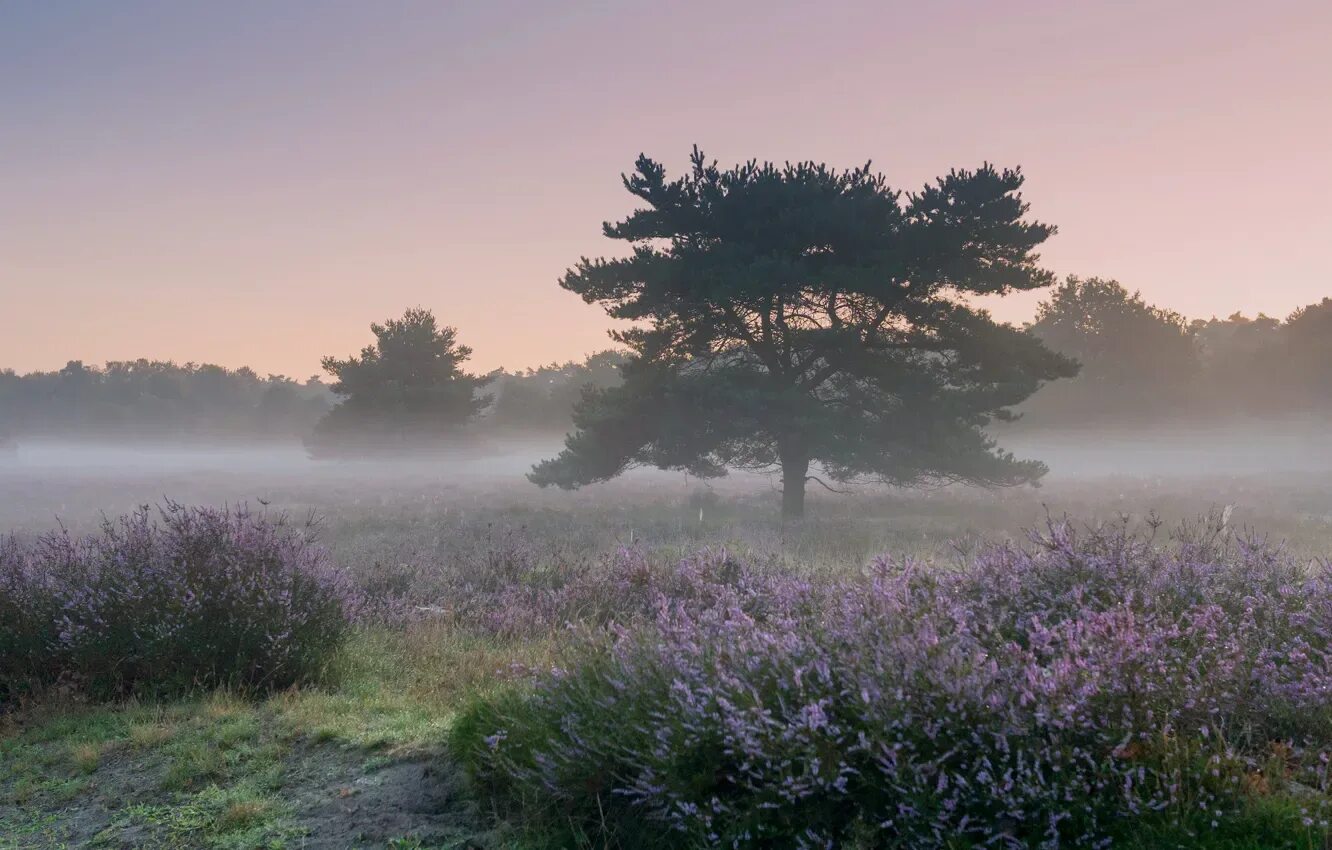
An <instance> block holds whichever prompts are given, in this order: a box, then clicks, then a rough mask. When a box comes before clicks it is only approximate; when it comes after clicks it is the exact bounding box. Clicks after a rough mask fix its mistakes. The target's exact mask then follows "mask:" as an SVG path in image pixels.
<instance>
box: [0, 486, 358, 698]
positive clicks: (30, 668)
mask: <svg viewBox="0 0 1332 850" xmlns="http://www.w3.org/2000/svg"><path fill="white" fill-rule="evenodd" d="M306 531H307V529H302V528H296V527H294V526H292V525H291V524H289V523H288V522H287V520H286V519H285V518H284V517H281V516H276V517H275V516H269V515H265V514H262V513H260V514H256V513H252V512H250V511H249V510H248V509H246V508H244V507H241V508H235V509H223V510H214V509H208V508H193V507H185V506H182V505H177V504H168V505H166V506H165V507H164V508H161V509H159V510H158V511H150V510H149V509H147V508H143V509H140V510H139V511H136V512H135V513H132V514H130V515H128V516H124V517H121V518H120V519H118V520H114V521H110V520H108V521H106V522H104V523H103V525H102V528H101V531H100V532H99V533H97V534H93V535H90V536H88V537H85V538H76V537H74V536H72V535H70V534H69V533H68V532H67V531H64V530H61V531H57V532H54V533H51V534H48V535H45V536H42V537H39V538H37V539H35V540H30V541H20V540H18V539H14V538H11V539H9V540H8V541H6V542H4V543H3V544H0V697H3V696H4V693H5V692H8V693H9V694H10V695H11V696H13V695H14V694H16V693H18V692H19V691H21V690H22V689H25V688H29V687H34V686H43V685H50V684H53V683H56V682H63V683H69V684H72V685H75V686H78V687H80V688H82V689H84V690H86V691H87V692H88V693H89V694H91V695H93V696H99V697H101V696H115V695H123V694H127V693H143V692H150V693H163V692H179V691H183V690H188V689H190V688H194V687H209V686H215V685H229V686H233V687H237V688H242V689H270V688H280V687H285V686H287V685H290V684H293V683H296V682H300V681H303V680H306V679H309V678H310V677H312V676H314V675H316V674H317V673H318V672H319V671H320V670H321V669H322V667H323V666H324V665H325V663H326V661H327V660H328V659H329V657H330V653H332V652H333V651H335V650H336V649H337V647H338V646H339V644H340V642H341V641H342V639H343V637H344V635H345V634H346V632H347V629H348V626H349V617H350V616H351V615H352V614H353V608H354V601H355V599H354V597H355V595H354V593H353V592H352V591H351V590H350V585H349V583H348V582H347V580H346V579H345V578H344V577H343V575H342V574H341V573H340V572H339V571H337V570H336V569H334V568H333V567H332V566H331V565H330V564H329V562H328V560H327V556H326V555H325V553H324V552H323V550H322V549H320V548H318V547H316V546H315V545H313V543H312V541H311V539H310V536H309V535H308V534H307V533H306Z"/></svg>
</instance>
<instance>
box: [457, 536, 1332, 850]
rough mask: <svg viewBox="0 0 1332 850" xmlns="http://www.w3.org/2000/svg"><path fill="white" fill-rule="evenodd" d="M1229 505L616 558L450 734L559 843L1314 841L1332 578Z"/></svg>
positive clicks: (1321, 781)
mask: <svg viewBox="0 0 1332 850" xmlns="http://www.w3.org/2000/svg"><path fill="white" fill-rule="evenodd" d="M1227 519H1228V516H1226V515H1221V514H1215V515H1213V516H1212V517H1210V518H1209V519H1208V520H1207V521H1205V522H1200V523H1196V524H1194V525H1192V526H1187V527H1183V528H1181V529H1179V531H1178V532H1176V533H1175V534H1173V535H1165V534H1163V533H1162V532H1161V530H1160V528H1159V526H1158V524H1157V523H1155V522H1151V523H1148V525H1147V526H1146V527H1145V528H1143V529H1141V530H1135V529H1133V528H1131V527H1130V526H1129V524H1128V523H1117V524H1112V525H1109V526H1101V527H1098V528H1093V529H1083V530H1079V529H1078V528H1077V526H1075V525H1074V524H1073V523H1068V522H1051V523H1049V524H1048V526H1047V527H1046V528H1045V529H1044V530H1043V531H1042V532H1041V533H1039V534H1033V535H1032V536H1031V537H1030V539H1029V540H1028V541H1026V542H1025V543H1024V544H1023V545H1015V544H1010V545H1001V546H991V547H988V548H985V549H983V550H981V551H980V552H978V553H977V554H974V555H971V556H968V557H963V558H959V559H958V562H957V563H954V564H951V565H950V564H944V563H940V562H937V561H936V562H933V563H925V562H922V561H918V560H915V559H911V558H898V557H882V558H879V559H876V560H875V561H874V562H873V563H872V564H871V565H869V567H868V568H867V569H866V570H864V571H863V572H862V573H859V574H852V575H845V574H843V575H842V576H823V577H817V576H807V575H802V574H801V573H799V572H798V571H792V570H789V569H780V568H776V567H774V566H773V565H766V566H765V565H755V564H751V563H748V562H747V561H746V559H742V558H736V557H734V556H731V555H728V554H727V553H726V552H725V551H723V550H713V551H710V552H705V553H702V554H699V555H696V556H693V557H689V558H686V559H685V560H684V561H683V562H681V563H680V564H679V565H678V568H677V569H675V570H673V571H671V572H670V573H669V574H668V576H667V577H663V576H661V575H659V574H654V573H651V572H650V571H648V572H645V571H643V570H641V569H638V568H636V567H635V566H634V560H633V558H632V557H622V558H620V560H619V561H618V563H619V564H621V566H620V567H618V568H613V569H612V570H611V571H610V572H609V574H608V576H607V577H606V578H607V580H606V581H603V582H602V585H603V586H604V587H617V586H618V587H620V588H622V589H623V588H632V593H629V594H628V597H627V598H631V599H633V600H635V601H638V600H646V602H647V604H646V606H642V607H640V606H638V605H637V604H634V605H630V606H628V607H627V608H625V609H624V611H623V616H622V617H620V618H619V619H618V620H617V619H616V618H610V619H609V620H608V621H599V622H601V623H602V627H600V628H593V629H592V630H591V631H585V632H584V637H585V639H586V644H587V648H586V649H585V650H583V651H582V653H581V654H580V655H579V656H578V657H577V658H576V660H574V661H573V662H571V663H568V664H566V665H564V666H563V667H561V668H557V669H555V670H553V671H551V672H550V673H547V674H542V675H541V676H540V677H538V678H537V679H536V680H535V681H533V682H531V683H529V684H527V685H524V686H518V687H511V688H508V689H505V690H502V691H500V692H497V693H494V694H491V695H489V696H486V697H483V698H481V699H479V700H478V701H477V702H476V703H475V704H474V705H473V706H472V707H471V708H470V710H469V711H468V712H467V713H466V714H465V715H464V716H463V717H462V718H461V719H460V720H459V722H458V723H457V724H456V726H455V731H454V736H453V742H454V746H455V750H456V752H457V754H458V755H459V756H460V757H462V758H463V759H464V761H465V763H466V765H467V767H468V769H469V771H470V773H471V774H472V776H473V778H474V780H475V782H476V786H477V788H478V791H479V793H481V795H482V796H483V798H484V799H485V802H486V803H487V804H488V805H490V806H493V807H494V808H496V809H497V810H499V811H501V812H504V813H506V814H507V815H508V816H509V817H511V818H513V819H514V820H515V821H516V822H518V823H520V824H522V825H523V826H524V827H525V828H526V829H528V830H529V831H530V832H532V833H533V834H538V835H543V836H546V837H547V838H549V836H552V835H553V836H560V838H557V839H554V840H551V842H550V843H552V844H553V845H555V846H565V845H569V844H573V843H575V842H578V841H579V840H580V838H581V839H583V840H585V839H586V838H587V837H588V836H595V837H596V841H594V842H593V843H596V844H598V845H599V844H601V843H603V842H604V843H605V844H607V845H609V846H624V847H654V846H726V847H759V846H764V847H769V846H771V847H782V846H787V847H815V846H821V847H834V846H865V847H911V848H916V847H965V846H1009V847H1059V846H1064V847H1075V846H1076V847H1081V846H1097V845H1110V844H1112V843H1113V844H1116V845H1120V844H1124V843H1127V842H1129V841H1131V840H1133V839H1134V837H1135V835H1136V839H1137V840H1142V836H1143V834H1144V833H1143V832H1142V830H1143V829H1150V830H1157V831H1158V832H1160V833H1162V834H1169V835H1170V836H1173V837H1172V838H1170V839H1169V840H1167V841H1165V843H1166V844H1167V845H1168V844H1169V843H1171V842H1179V841H1184V842H1185V845H1184V846H1187V845H1188V844H1196V843H1197V842H1199V841H1204V840H1208V839H1209V836H1210V837H1213V838H1214V837H1215V836H1230V835H1233V834H1234V833H1235V832H1236V830H1240V831H1242V830H1243V828H1246V827H1245V825H1246V824H1251V823H1252V821H1253V818H1254V817H1255V816H1254V812H1255V811H1261V812H1263V817H1264V818H1266V819H1267V820H1266V821H1264V823H1265V826H1263V827H1262V830H1263V834H1264V837H1263V838H1262V839H1261V841H1262V843H1258V844H1253V845H1244V844H1240V845H1237V846H1292V845H1290V842H1295V844H1294V845H1293V846H1315V845H1318V844H1320V842H1321V840H1322V839H1321V836H1323V835H1324V834H1325V832H1326V829H1325V827H1326V823H1325V820H1324V817H1325V815H1324V811H1323V804H1322V800H1323V799H1324V794H1325V791H1326V788H1327V764H1328V758H1329V752H1332V722H1330V721H1332V712H1329V709H1328V695H1329V692H1330V690H1332V666H1330V665H1329V663H1328V661H1329V657H1328V650H1329V639H1330V638H1329V636H1330V635H1332V601H1330V600H1332V595H1330V594H1329V592H1328V591H1329V589H1330V588H1329V582H1332V574H1330V573H1329V571H1328V565H1327V564H1325V563H1320V562H1313V563H1308V562H1305V561H1304V560H1303V559H1296V558H1294V557H1292V556H1290V555H1288V554H1287V553H1285V552H1284V551H1283V550H1282V549H1281V548H1280V547H1279V546H1274V545H1269V544H1268V543H1267V542H1266V541H1264V540H1262V539H1259V538H1256V537H1254V536H1251V535H1244V534H1237V533H1234V532H1233V531H1232V530H1231V528H1230V527H1229V525H1228V524H1227V522H1226V520H1227ZM612 566H613V567H614V565H612ZM616 569H619V572H618V573H617V572H616ZM632 576H637V577H638V578H637V583H634V582H633V581H627V579H628V578H629V577H632ZM617 577H618V578H617ZM515 607H517V608H519V609H524V610H525V609H526V607H528V606H525V605H516V606H515ZM607 623H608V624H609V625H608V626H607V625H606V624H607ZM586 628H591V627H588V626H585V629H586Z"/></svg>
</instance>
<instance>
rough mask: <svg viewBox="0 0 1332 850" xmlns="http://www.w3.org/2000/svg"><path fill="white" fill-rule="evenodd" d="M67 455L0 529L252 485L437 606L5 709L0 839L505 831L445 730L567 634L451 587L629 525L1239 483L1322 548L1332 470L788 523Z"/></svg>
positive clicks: (1198, 479)
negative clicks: (273, 657) (226, 660)
mask: <svg viewBox="0 0 1332 850" xmlns="http://www.w3.org/2000/svg"><path fill="white" fill-rule="evenodd" d="M1116 451H1122V448H1121V449H1116ZM70 457H71V456H70V454H69V453H68V452H63V453H62V452H58V451H55V450H49V451H48V452H47V454H46V455H42V454H41V453H29V454H28V455H27V456H26V457H24V456H21V457H20V462H19V463H18V464H15V465H11V466H10V467H8V468H6V469H0V530H3V529H14V530H16V531H17V532H18V533H20V534H29V533H36V532H38V531H41V530H44V529H49V528H52V527H54V525H55V524H56V522H57V521H60V522H62V523H64V524H66V525H68V526H69V527H71V528H72V529H74V530H76V531H77V530H81V529H84V528H88V527H90V526H91V525H93V524H94V523H96V522H97V521H98V517H99V515H100V512H106V513H108V514H115V513H119V512H122V511H124V510H128V509H130V508H133V507H134V506H135V505H137V504H141V503H151V502H155V501H160V500H161V499H162V498H164V497H166V498H172V499H176V500H179V501H184V502H191V503H204V504H220V503H223V502H231V503H235V502H239V501H248V502H249V503H250V504H251V506H260V505H266V508H267V509H268V510H271V511H286V512H288V513H290V514H292V515H293V516H297V517H304V516H305V515H307V514H314V515H316V516H317V517H318V518H319V523H318V525H319V534H320V539H321V540H322V542H323V543H324V544H326V545H327V546H329V548H330V549H331V551H332V553H333V555H334V556H335V558H336V559H337V560H338V561H339V562H340V563H342V564H344V565H346V566H347V567H348V568H349V569H352V570H353V571H355V572H357V573H358V574H359V575H361V576H362V577H371V578H375V579H376V580H379V579H380V578H382V581H384V582H389V583H394V582H396V583H399V584H401V585H402V586H403V587H408V588H410V589H411V590H412V592H413V593H414V594H415V598H417V599H418V600H420V601H426V602H430V603H431V605H430V606H428V607H430V608H431V610H432V611H433V610H434V609H435V608H438V610H439V611H442V612H446V613H447V614H448V616H440V617H438V618H436V617H434V616H433V614H432V613H431V612H430V611H427V612H425V614H424V615H423V616H421V617H418V618H416V619H415V620H414V621H413V623H412V625H410V626H408V627H395V628H386V627H378V626H377V627H371V628H367V629H365V630H362V631H361V632H359V633H358V634H357V635H356V637H355V638H354V639H353V640H352V642H351V643H350V644H349V645H348V646H347V647H346V648H345V650H344V651H343V652H342V653H341V656H340V658H339V660H338V662H337V664H336V665H335V667H334V669H333V670H331V671H330V676H329V677H328V680H327V681H326V682H325V683H324V684H321V685H319V686H317V687H306V688H302V689H298V690H292V691H288V692H283V693H279V694H276V695H270V696H266V697H261V698H250V697H247V696H245V695H239V694H231V693H225V692H220V693H210V694H200V695H197V696H195V697H192V698H190V699H188V700H184V701H175V702H166V703H159V702H153V701H149V700H142V701H137V702H128V703H121V704H114V705H86V704H81V703H79V702H78V701H77V700H76V699H75V698H74V697H73V696H72V695H70V694H63V695H62V694H52V695H47V696H45V697H44V698H43V699H42V701H41V702H40V703H36V704H30V705H26V706H23V707H22V708H21V709H20V710H18V711H16V712H11V713H10V714H9V715H8V716H6V717H4V718H0V850H11V848H12V850H18V848H23V850H28V848H34V850H35V848H60V847H71V848H72V847H108V848H132V847H154V848H157V847H167V848H170V847H180V848H196V847H199V848H206V847H218V848H279V847H286V848H314V847H326V848H343V847H367V848H368V847H377V848H383V847H390V848H411V847H466V846H481V847H499V846H506V844H507V843H508V835H507V833H506V832H505V830H504V828H503V825H502V824H496V823H495V822H493V820H492V819H490V818H489V817H487V813H485V812H482V811H478V809H477V807H476V806H475V805H474V803H473V802H472V799H471V797H470V795H469V793H468V790H467V787H466V782H465V780H464V779H463V777H461V776H460V775H459V773H458V771H457V770H456V769H455V768H454V767H452V765H453V762H452V760H451V759H450V757H449V753H448V752H447V750H446V748H445V744H444V741H445V740H446V738H447V732H448V729H449V726H450V723H451V720H452V718H453V717H454V715H455V712H456V711H457V710H458V708H459V706H460V705H461V704H462V702H463V701H464V700H466V699H467V698H468V697H469V696H470V695H473V694H476V693H479V692H481V691H484V690H485V689H487V688H490V687H494V686H495V684H496V683H497V682H500V681H503V680H504V679H505V677H506V676H510V675H512V673H511V671H512V670H514V669H516V668H523V667H531V666H536V665H543V664H549V663H552V662H553V661H554V660H556V659H558V657H559V656H560V653H561V652H563V651H564V650H565V644H566V643H567V642H568V637H567V634H566V633H564V632H562V631H561V630H560V629H558V628H552V629H550V630H549V631H548V633H546V634H544V635H536V636H533V635H524V636H516V637H514V636H510V637H505V636H497V635H496V634H493V633H484V632H478V631H477V630H476V629H473V628H468V627H464V626H460V625H459V623H458V618H457V617H455V616H452V615H453V613H454V612H453V606H454V605H455V603H456V602H457V600H456V599H455V598H453V597H452V596H451V594H453V593H454V592H455V591H456V589H458V588H461V587H467V588H474V587H476V586H482V585H485V584H486V583H487V582H494V581H498V580H501V579H502V578H503V577H504V576H505V575H508V574H510V573H512V572H515V571H516V572H519V573H522V575H523V576H525V577H527V578H530V577H531V576H532V575H541V574H545V573H550V572H552V571H559V570H565V569H569V568H570V565H576V564H578V563H583V562H586V561H589V560H591V559H595V558H598V557H603V556H604V555H605V554H606V553H607V552H610V551H613V550H614V549H616V548H617V547H620V546H625V545H631V546H638V547H642V548H645V549H647V550H648V551H650V552H651V553H652V554H653V557H655V558H661V559H671V558H678V557H680V556H682V555H684V554H687V553H689V552H692V551H695V550H697V549H698V548H700V547H702V546H717V545H724V546H727V547H731V548H734V549H738V550H743V551H745V552H746V553H750V554H756V555H760V556H765V557H770V558H777V559H781V560H784V561H788V562H794V563H798V564H800V565H802V566H803V567H804V568H808V569H814V570H837V569H859V568H861V567H863V566H864V565H865V564H866V563H867V562H868V560H869V559H870V558H872V557H873V556H874V555H876V554H878V553H881V552H894V553H910V554H919V555H923V556H927V557H931V558H935V559H940V560H947V559H949V558H955V557H958V556H959V553H965V552H966V551H967V550H969V549H970V548H973V547H974V546H976V545H978V541H980V540H982V539H988V540H993V539H1005V538H1010V539H1011V538H1020V537H1021V534H1022V529H1023V528H1026V527H1031V526H1033V525H1036V524H1039V523H1040V522H1042V521H1043V519H1044V518H1045V517H1046V515H1047V514H1054V515H1062V514H1068V515H1070V516H1073V517H1076V518H1078V519H1079V521H1083V522H1088V523H1094V522H1099V521H1107V520H1114V519H1117V518H1119V517H1120V516H1121V515H1131V516H1132V517H1133V518H1134V521H1135V522H1140V523H1143V522H1149V521H1150V518H1151V516H1152V514H1153V513H1156V514H1159V515H1160V516H1161V517H1162V518H1163V519H1164V520H1165V521H1167V522H1174V521H1177V520H1180V519H1183V518H1187V517H1189V516H1195V515H1198V514H1200V513H1204V512H1206V511H1208V510H1209V509H1213V508H1216V509H1220V508H1223V507H1224V506H1227V505H1229V506H1232V507H1231V523H1232V524H1233V525H1235V526H1236V527H1244V528H1252V529H1254V530H1255V531H1257V532H1260V533H1263V534H1266V535H1268V536H1270V537H1271V538H1273V539H1277V540H1284V541H1286V542H1287V544H1288V545H1289V547H1290V548H1291V549H1292V550H1294V551H1295V552H1296V553H1298V554H1300V555H1301V556H1302V557H1308V558H1320V557H1325V556H1327V554H1328V553H1330V552H1332V483H1329V478H1328V477H1327V475H1326V466H1325V465H1323V466H1320V465H1319V464H1318V463H1310V464H1309V465H1308V468H1307V469H1306V470H1305V472H1303V473H1299V472H1295V471H1286V472H1283V473H1281V474H1280V475H1272V474H1256V473H1254V472H1253V470H1252V469H1248V468H1245V469H1228V468H1226V467H1225V465H1224V464H1212V465H1210V466H1208V465H1206V464H1200V465H1199V466H1198V467H1195V468H1190V469H1173V470H1170V472H1169V474H1162V475H1153V474H1148V472H1146V471H1145V470H1143V469H1141V468H1139V469H1132V468H1128V467H1126V469H1125V470H1123V471H1122V472H1121V473H1120V474H1110V473H1111V471H1110V470H1105V469H1095V470H1091V471H1089V472H1087V474H1085V475H1078V476H1074V475H1063V476H1061V475H1059V474H1058V468H1056V472H1055V474H1052V476H1051V480H1050V482H1049V484H1048V485H1047V486H1046V487H1045V488H1043V489H1040V490H1032V489H1024V490H1016V491H1004V492H999V493H988V492H981V491H971V490H960V489H954V488H949V489H944V490H939V491H926V492H913V493H904V492H899V491H884V490H875V489H869V488H866V489H860V490H858V491H857V492H855V493H853V494H851V495H833V494H829V493H824V492H821V491H818V490H817V489H816V490H814V491H812V492H811V503H810V512H811V516H810V518H809V519H808V520H807V521H806V522H805V523H804V524H803V525H802V526H800V527H799V528H791V527H785V528H784V527H783V526H782V525H781V523H780V521H779V519H778V517H777V511H776V508H777V506H778V504H779V503H780V496H779V494H778V493H776V492H775V491H774V489H773V485H772V483H771V482H770V481H768V480H767V479H763V478H760V477H753V476H748V477H742V478H739V479H737V480H733V481H728V482H720V483H715V484H712V485H704V484H701V483H700V482H698V481H697V480H692V479H688V478H687V477H685V476H681V475H665V474H661V475H643V476H631V477H630V478H629V479H627V480H624V481H619V482H615V483H613V484H611V485H609V486H607V487H603V488H594V489H592V490H588V491H583V492H579V493H575V494H565V493H558V492H547V491H538V490H536V489H535V488H532V487H530V485H527V484H526V483H525V482H523V481H522V479H521V476H520V474H519V473H520V472H521V470H522V468H524V465H525V463H526V460H525V459H520V460H513V459H510V460H508V461H505V462H504V463H498V462H488V461H485V460H480V461H474V462H471V463H469V464H454V465H450V464H447V463H446V464H436V465H422V464H401V465H396V466H394V465H378V466H374V467H369V466H364V467H358V466H355V465H351V466H337V467H311V466H308V465H307V462H306V461H305V460H304V459H302V458H300V457H299V456H298V455H293V454H292V453H291V452H289V451H285V450H284V451H282V452H270V453H269V454H264V453H254V452H249V453H246V452H241V451H240V450H235V451H230V452H221V453H218V452H212V453H209V454H190V453H181V454H179V455H178V456H177V455H168V454H162V453H145V452H142V451H138V452H137V453H135V452H129V453H128V454H126V453H123V452H122V453H121V454H120V455H112V454H101V455H99V454H88V455H86V456H84V457H75V458H74V459H73V460H71V459H70ZM1319 463H1322V461H1319ZM1074 465H1075V464H1073V462H1072V461H1070V462H1069V466H1070V467H1072V466H1074ZM1084 465H1085V464H1084ZM524 580H526V579H524ZM432 594H433V595H432ZM1234 846H1235V847H1237V848H1238V847H1251V846H1261V845H1252V844H1245V843H1237V844H1235V845H1234Z"/></svg>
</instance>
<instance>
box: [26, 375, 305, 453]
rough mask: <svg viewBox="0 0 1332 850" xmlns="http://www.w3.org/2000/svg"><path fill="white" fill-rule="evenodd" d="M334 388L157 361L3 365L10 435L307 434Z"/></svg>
mask: <svg viewBox="0 0 1332 850" xmlns="http://www.w3.org/2000/svg"><path fill="white" fill-rule="evenodd" d="M330 401H331V399H330V397H329V392H328V387H326V386H325V385H324V384H322V383H320V382H319V380H318V379H317V378H311V379H310V380H308V381H306V382H304V383H298V382H296V381H294V380H292V379H290V378H287V377H285V376H283V375H269V376H268V377H260V376H259V375H258V374H257V373H256V372H255V371H254V370H252V369H248V368H245V367H242V368H240V369H226V368H224V367H222V366H215V365H212V364H208V363H205V364H202V365H200V364H195V363H185V364H183V365H177V364H175V363H171V362H164V361H158V360H143V359H140V360H126V361H112V362H110V363H107V364H106V365H105V366H102V367H95V366H86V365H84V364H83V363H82V362H80V361H77V360H75V361H71V362H70V363H68V364H67V365H66V366H65V367H64V368H63V369H60V370H58V371H54V372H32V373H30V374H26V375H18V374H15V373H14V372H11V371H5V370H0V451H3V443H4V438H5V437H6V436H7V435H8V436H11V437H12V438H14V439H19V438H23V437H27V436H40V437H50V436H70V437H76V436H77V437H115V438H153V439H162V438H205V437H206V438H219V437H248V438H253V437H277V438H287V439H290V438H293V437H301V436H304V435H305V434H306V433H308V432H309V430H310V428H311V427H313V426H314V423H315V422H317V421H318V420H319V418H320V417H321V416H323V415H324V413H325V412H326V411H327V410H328V408H329V404H330Z"/></svg>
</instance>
